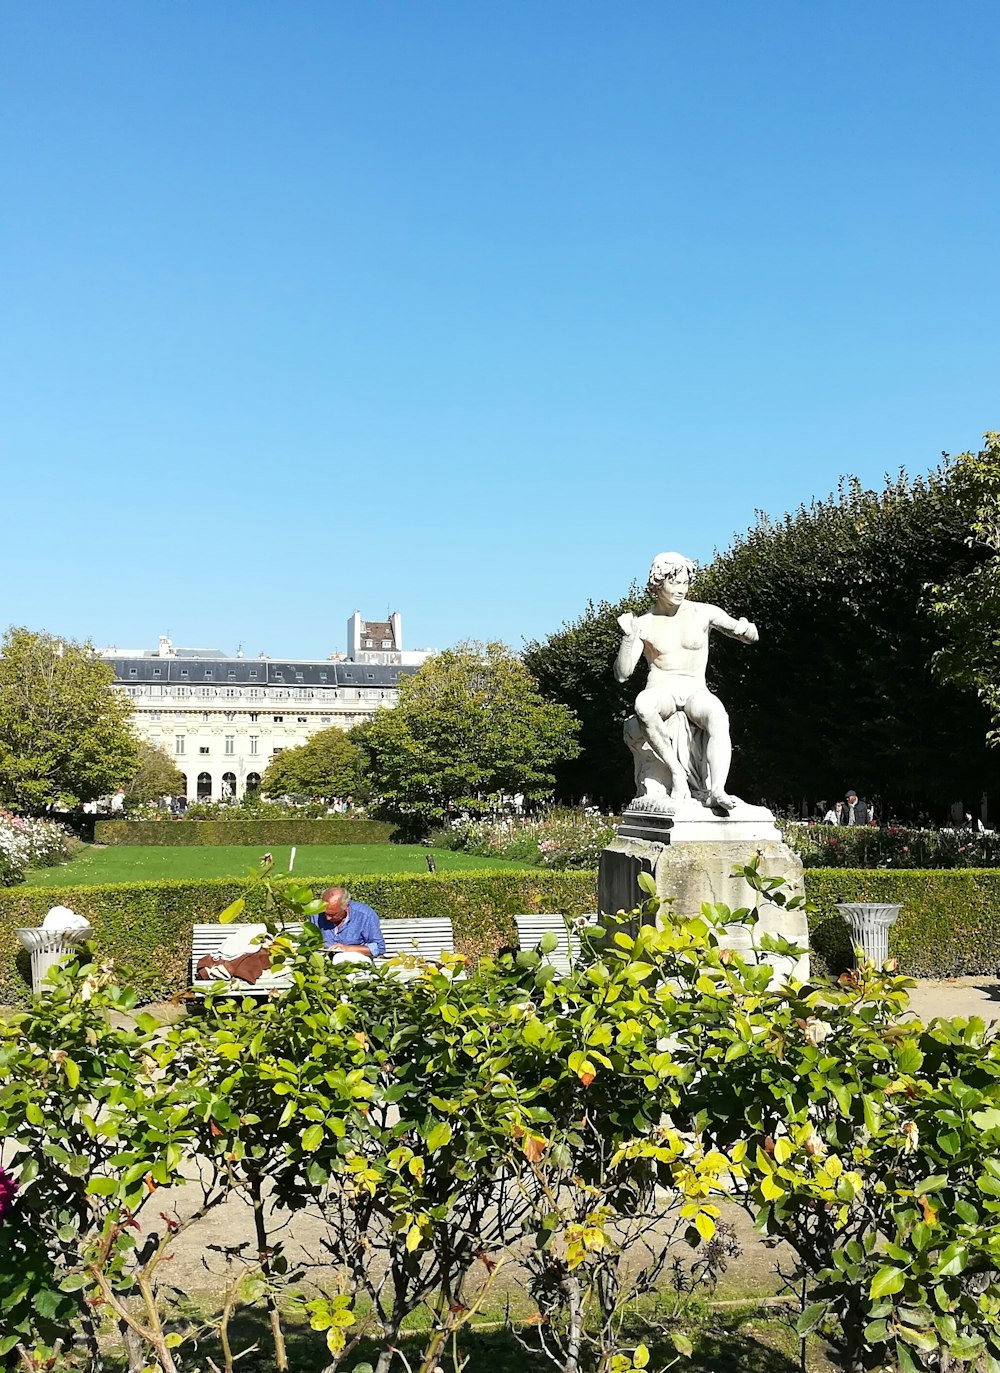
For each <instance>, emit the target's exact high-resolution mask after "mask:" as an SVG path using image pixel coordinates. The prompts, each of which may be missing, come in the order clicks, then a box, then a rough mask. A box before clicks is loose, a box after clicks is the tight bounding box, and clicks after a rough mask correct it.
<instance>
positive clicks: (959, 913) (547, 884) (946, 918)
mask: <svg viewBox="0 0 1000 1373" xmlns="http://www.w3.org/2000/svg"><path fill="white" fill-rule="evenodd" d="M205 823H211V822H205ZM344 881H348V882H349V885H350V889H351V891H352V892H353V893H354V895H355V896H357V897H358V898H359V900H362V901H365V902H367V903H368V904H369V905H371V906H373V907H374V908H375V910H377V911H378V912H379V914H380V915H383V916H385V917H386V918H390V917H392V918H400V917H405V916H425V915H447V916H450V917H451V919H452V920H453V921H454V925H455V942H456V945H457V947H458V949H459V951H460V952H461V953H464V954H467V955H468V956H470V957H475V956H476V955H478V954H480V953H484V952H494V951H495V950H496V949H498V948H499V947H501V946H502V945H504V944H506V943H510V942H512V941H513V940H514V938H515V929H514V922H513V919H512V917H513V916H514V915H518V914H520V913H522V912H529V911H562V912H563V913H564V914H566V915H581V914H583V913H584V912H586V911H592V910H594V909H595V903H596V894H595V893H596V882H595V875H594V873H593V872H553V871H549V870H545V869H532V870H530V871H524V872H518V871H507V872H498V871H495V870H494V871H492V872H481V873H478V872H471V873H455V874H451V875H447V876H445V875H442V874H438V873H434V874H430V873H427V874H423V873H422V874H418V875H396V876H371V877H352V878H350V879H344V878H342V877H338V876H337V875H336V874H333V875H331V876H330V877H325V878H317V879H315V880H314V881H313V882H312V883H311V885H312V886H313V887H314V889H315V890H316V891H317V892H318V891H321V890H322V889H323V888H324V887H328V886H332V885H333V884H335V883H338V882H344ZM241 890H242V884H241V883H240V882H239V881H236V880H230V879H225V878H223V879H219V880H215V881H203V882H140V883H128V884H120V885H115V886H107V887H58V888H56V887H8V888H5V889H3V890H0V1005H10V1004H13V1003H23V1002H24V1001H26V1000H27V995H28V992H27V985H28V958H27V954H25V953H24V951H23V950H21V949H20V946H19V945H18V943H17V939H16V936H15V934H14V930H15V929H16V927H17V926H19V925H39V924H41V921H42V917H43V916H44V915H45V912H46V911H47V910H48V909H49V907H50V906H55V905H64V906H69V907H71V908H72V909H73V910H75V911H79V913H80V914H81V915H86V916H87V917H88V918H89V919H90V921H91V923H92V924H93V926H94V929H95V932H96V935H95V946H96V950H97V952H98V954H99V955H100V956H101V957H102V958H104V957H107V958H113V959H114V960H115V962H116V964H117V965H118V967H119V968H120V970H121V975H122V977H123V978H124V979H125V980H126V981H128V982H130V983H132V984H134V985H135V986H136V987H137V988H138V989H139V991H140V993H141V996H142V998H143V999H148V1000H152V999H155V998H157V997H162V996H167V995H170V994H171V993H173V992H175V991H177V990H179V989H180V988H182V987H184V986H185V985H186V980H187V960H188V957H189V954H190V951H191V926H192V925H193V924H199V923H203V922H206V921H211V920H214V919H215V918H216V916H217V915H218V913H219V911H220V910H222V909H223V908H224V907H225V906H227V905H228V904H229V902H230V901H232V900H233V899H234V898H235V897H236V896H238V895H239V894H240V892H241ZM806 893H807V895H808V897H809V899H810V901H812V902H814V903H815V904H816V906H817V907H818V908H819V909H818V911H817V913H816V914H815V915H813V916H811V917H810V922H809V924H810V939H811V942H812V946H813V948H814V950H815V951H816V953H817V954H818V955H819V956H820V957H821V958H822V960H823V961H824V962H825V963H826V964H827V965H828V966H829V967H830V968H832V969H834V970H837V969H840V968H843V967H846V966H847V965H848V964H849V963H850V961H851V947H850V940H849V938H848V934H847V927H846V925H845V924H844V922H843V921H842V920H841V918H840V916H839V915H838V913H837V911H836V910H835V909H834V902H835V901H837V900H839V899H840V898H841V897H843V899H844V900H845V901H891V902H898V903H899V904H900V905H901V906H902V907H903V909H902V911H901V912H900V916H899V920H898V921H897V923H896V924H895V925H894V926H893V928H892V929H891V930H890V932H889V950H890V952H891V953H892V954H894V955H895V956H896V957H897V958H898V959H899V961H900V966H901V969H902V971H903V972H905V973H910V974H912V975H913V976H916V977H955V976H962V975H973V974H980V975H984V974H985V975H987V976H994V975H996V974H997V972H998V971H1000V870H997V869H995V868H978V869H974V868H965V869H950V870H948V869H946V870H943V871H942V870H930V871H914V870H912V869H911V870H906V871H892V870H886V869H880V868H872V869H862V870H858V869H850V868H809V869H807V870H806ZM250 914H251V915H252V914H253V911H252V908H251V911H250Z"/></svg>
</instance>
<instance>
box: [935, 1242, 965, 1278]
mask: <svg viewBox="0 0 1000 1373" xmlns="http://www.w3.org/2000/svg"><path fill="white" fill-rule="evenodd" d="M968 1263H969V1251H968V1249H967V1248H966V1247H965V1245H964V1244H959V1243H958V1242H957V1241H956V1242H955V1243H954V1244H949V1245H948V1247H947V1249H945V1250H943V1251H942V1253H941V1258H940V1259H939V1261H938V1266H937V1268H936V1269H935V1270H934V1271H935V1272H936V1273H937V1275H938V1277H940V1278H954V1277H957V1276H958V1274H959V1273H964V1271H965V1269H966V1268H967V1267H968Z"/></svg>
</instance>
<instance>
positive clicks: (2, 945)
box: [0, 868, 597, 1005]
mask: <svg viewBox="0 0 1000 1373" xmlns="http://www.w3.org/2000/svg"><path fill="white" fill-rule="evenodd" d="M279 885H280V884H279ZM334 885H346V886H349V888H350V891H351V893H352V895H354V896H356V897H357V898H358V899H359V900H361V901H364V902H366V903H368V904H369V905H371V906H373V907H374V909H375V910H377V911H378V913H379V915H381V916H384V917H385V918H387V919H388V918H393V919H400V918H406V917H419V916H429V915H443V916H449V917H450V918H451V920H452V921H453V923H454V927H455V946H456V948H457V949H458V952H459V953H462V954H465V955H466V956H467V957H469V958H473V959H474V958H476V957H478V956H479V955H481V954H484V953H495V952H496V951H497V950H498V949H500V948H501V947H503V946H504V945H507V944H511V943H513V942H514V941H515V940H516V928H515V925H514V920H513V917H514V916H515V915H519V914H522V913H535V912H540V911H560V912H562V913H563V914H564V915H569V916H574V915H583V914H585V913H586V912H588V911H593V910H595V909H596V899H597V897H596V892H597V881H596V874H595V873H593V872H587V871H577V872H554V871H549V870H546V869H542V868H531V869H525V870H524V871H521V870H519V869H516V868H515V869H510V870H508V871H505V872H498V871H497V870H496V869H491V870H490V871H487V872H482V871H480V872H476V871H473V872H464V873H450V874H441V873H434V874H431V873H407V874H395V875H386V874H373V875H370V876H364V875H352V876H351V877H349V878H345V877H343V876H338V874H336V873H332V874H331V875H330V876H329V877H322V878H310V879H309V886H311V887H312V888H313V889H314V890H315V891H316V892H317V893H318V892H320V891H322V889H323V888H324V887H330V886H334ZM243 891H244V886H243V884H242V883H241V882H240V881H239V880H238V879H229V878H214V879H208V880H205V881H201V882H178V881H165V882H136V883H116V884H114V885H108V886H94V887H44V888H42V887H7V888H5V889H3V890H0V1005H4V1004H6V1005H11V1004H19V1005H23V1004H26V1003H27V1001H28V1000H29V999H30V992H29V983H30V972H29V961H28V955H27V954H26V953H25V952H24V950H22V949H21V948H20V945H19V944H18V942H17V936H16V934H15V930H16V928H17V927H18V926H28V925H40V924H41V922H42V918H43V917H44V915H45V912H46V911H47V910H48V909H49V908H50V907H51V906H56V905H64V906H69V907H70V908H71V909H72V910H74V911H77V912H78V913H79V914H80V915H85V916H87V917H88V919H89V920H90V922H91V924H92V925H93V927H94V946H95V951H96V953H97V955H98V956H99V957H100V958H101V959H106V958H108V959H113V960H114V962H115V964H116V966H117V967H118V969H119V971H120V975H121V977H122V980H123V981H125V982H127V983H129V984H130V985H132V986H135V987H136V988H137V989H138V991H139V993H140V998H141V999H142V1000H147V1001H151V1000H157V999H160V998H163V997H168V996H171V995H173V994H174V993H175V992H178V991H181V990H182V989H183V988H185V987H186V986H187V968H188V958H189V956H190V952H191V927H192V925H195V924H199V923H207V922H210V921H214V920H215V919H217V917H218V914H219V912H220V911H221V910H224V909H225V907H226V906H228V905H229V903H230V902H231V901H233V900H235V898H236V897H237V896H239V895H241V894H242V892H243ZM258 895H259V893H256V892H255V893H252V894H251V896H252V897H253V896H258ZM255 907H256V902H255V901H254V900H253V899H251V900H250V901H249V902H248V910H247V914H248V915H249V916H251V917H252V916H253V914H254V911H255Z"/></svg>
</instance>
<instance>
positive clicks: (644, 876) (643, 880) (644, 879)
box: [626, 755, 656, 896]
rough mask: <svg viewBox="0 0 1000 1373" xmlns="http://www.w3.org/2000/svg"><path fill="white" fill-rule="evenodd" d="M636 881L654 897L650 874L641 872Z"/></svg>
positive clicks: (654, 883)
mask: <svg viewBox="0 0 1000 1373" xmlns="http://www.w3.org/2000/svg"><path fill="white" fill-rule="evenodd" d="M626 756H627V755H626ZM636 881H637V882H638V883H639V887H640V888H641V890H642V891H644V892H645V893H646V895H647V896H655V895H656V881H655V879H654V877H653V875H652V873H649V872H641V873H640V874H639V876H638V877H637V878H636Z"/></svg>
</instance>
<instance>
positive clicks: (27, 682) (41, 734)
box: [0, 628, 138, 810]
mask: <svg viewBox="0 0 1000 1373" xmlns="http://www.w3.org/2000/svg"><path fill="white" fill-rule="evenodd" d="M113 682H114V672H113V671H112V669H111V667H110V666H109V664H107V663H105V662H102V660H101V659H100V658H99V657H98V656H97V654H96V653H95V652H94V649H93V647H92V646H91V645H90V644H78V643H72V642H70V641H68V640H64V639H56V638H54V637H53V636H52V635H51V634H34V633H32V632H31V631H30V630H27V629H22V628H11V629H9V630H8V631H7V633H6V634H5V635H4V639H3V645H2V648H0V802H3V803H4V804H5V805H11V806H14V807H16V808H17V809H24V810H39V809H43V808H45V807H49V806H55V805H57V804H58V805H63V806H72V805H75V804H77V803H78V802H80V801H90V800H93V799H94V798H95V797H97V796H103V795H105V794H106V793H108V792H111V791H114V790H115V789H116V788H117V787H118V786H120V785H122V784H124V783H125V782H126V781H127V780H128V778H129V777H130V776H131V775H132V774H133V773H134V771H135V762H136V753H137V749H138V743H137V741H136V739H135V736H134V735H133V733H132V730H131V728H130V725H129V720H130V717H131V715H132V703H131V702H130V701H129V700H128V699H127V698H126V697H125V696H123V695H121V694H120V693H119V692H117V691H115V689H114V687H113V685H112V683H113Z"/></svg>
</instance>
